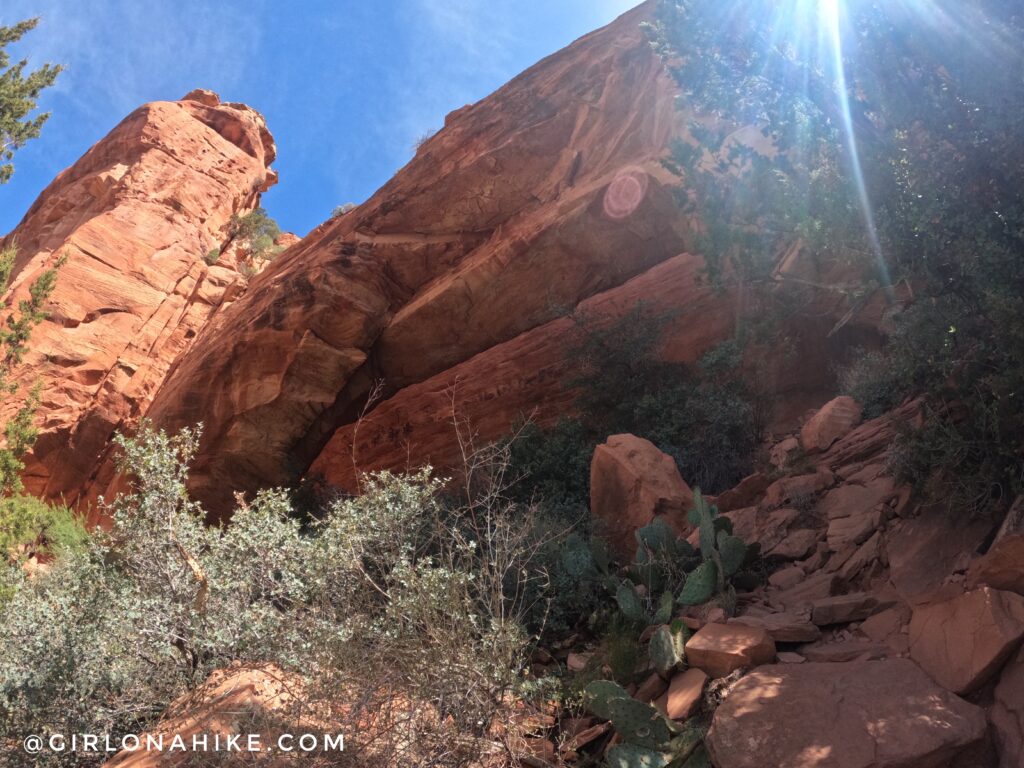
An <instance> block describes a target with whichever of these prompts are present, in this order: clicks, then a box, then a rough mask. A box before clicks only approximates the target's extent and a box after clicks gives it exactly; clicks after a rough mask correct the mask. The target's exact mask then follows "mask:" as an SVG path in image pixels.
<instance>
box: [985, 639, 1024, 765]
mask: <svg viewBox="0 0 1024 768" xmlns="http://www.w3.org/2000/svg"><path fill="white" fill-rule="evenodd" d="M989 716H990V718H991V720H992V727H993V730H994V731H995V742H996V749H997V750H998V752H999V768H1020V766H1022V765H1024V648H1022V649H1021V651H1020V652H1019V653H1018V654H1017V655H1016V656H1015V657H1014V658H1013V660H1011V661H1010V662H1009V663H1008V664H1007V665H1006V667H1005V668H1004V669H1003V672H1002V674H1001V675H1000V676H999V683H998V684H997V685H996V688H995V693H994V701H993V703H992V709H991V712H990V715H989Z"/></svg>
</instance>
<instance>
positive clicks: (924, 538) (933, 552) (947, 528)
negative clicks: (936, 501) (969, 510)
mask: <svg viewBox="0 0 1024 768" xmlns="http://www.w3.org/2000/svg"><path fill="white" fill-rule="evenodd" d="M991 527H992V526H991V524H990V523H988V522H986V521H985V520H983V519H977V518H974V517H972V516H969V515H962V514H957V513H956V512H955V511H953V510H949V511H947V510H944V509H941V508H933V507H929V508H925V509H923V510H922V511H921V513H920V515H919V516H917V517H915V518H913V519H909V520H894V521H892V522H890V524H889V526H888V528H887V530H886V534H885V538H886V545H885V549H886V555H887V557H888V560H889V574H890V580H891V581H892V584H893V586H894V587H895V588H896V591H897V592H898V593H899V595H900V597H901V598H902V599H903V601H904V602H905V603H907V604H908V605H911V606H913V605H918V604H921V603H926V602H929V601H930V600H931V599H932V597H933V596H934V595H935V593H936V591H937V590H939V589H940V588H941V587H942V586H943V584H944V583H945V582H946V580H947V579H948V577H949V575H950V574H951V573H953V572H954V571H956V570H957V567H958V563H959V562H960V561H961V560H962V559H963V557H964V555H965V554H966V553H970V552H974V551H976V550H977V549H978V547H979V546H981V543H982V542H983V541H984V540H985V538H986V536H988V534H989V532H990V531H991Z"/></svg>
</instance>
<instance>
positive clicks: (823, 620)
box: [811, 592, 895, 627]
mask: <svg viewBox="0 0 1024 768" xmlns="http://www.w3.org/2000/svg"><path fill="white" fill-rule="evenodd" d="M894 603H895V601H894V600H892V599H890V598H885V597H881V596H879V595H874V594H869V593H866V592H856V593H854V594H850V595H836V596H834V597H825V598H821V599H818V600H815V601H814V604H813V606H812V609H811V621H813V622H814V623H815V624H817V625H818V626H819V627H826V626H829V625H830V624H849V623H850V622H851V621H863V620H864V619H866V618H868V617H869V616H871V615H872V614H875V613H877V612H878V611H881V610H882V609H884V608H890V607H892V605H893V604H894Z"/></svg>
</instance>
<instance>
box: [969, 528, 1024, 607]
mask: <svg viewBox="0 0 1024 768" xmlns="http://www.w3.org/2000/svg"><path fill="white" fill-rule="evenodd" d="M967 583H968V585H969V586H970V587H972V588H973V587H977V586H980V585H986V586H989V587H993V588H995V589H1003V590H1008V591H1010V592H1016V593H1017V594H1018V595H1024V533H1015V534H1011V535H1009V536H1006V537H1005V538H1003V539H1001V540H1000V541H999V542H997V543H996V545H995V546H994V547H993V548H992V549H990V550H989V551H988V552H987V553H985V555H984V556H983V557H981V558H979V559H977V560H975V561H974V562H973V563H971V567H970V569H969V570H968V571H967Z"/></svg>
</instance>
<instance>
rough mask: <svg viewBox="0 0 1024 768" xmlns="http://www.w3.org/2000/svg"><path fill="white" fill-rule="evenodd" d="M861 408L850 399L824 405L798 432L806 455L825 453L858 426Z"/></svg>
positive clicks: (839, 399) (836, 400) (832, 401)
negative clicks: (815, 452)
mask: <svg viewBox="0 0 1024 768" xmlns="http://www.w3.org/2000/svg"><path fill="white" fill-rule="evenodd" d="M860 417H861V407H860V405H859V404H858V403H857V401H856V400H854V399H853V398H852V397H847V396H842V397H837V398H835V399H834V400H830V401H829V402H827V403H825V405H823V406H822V407H821V408H820V409H819V410H818V412H817V413H815V414H814V415H813V416H812V417H811V418H810V419H809V420H808V422H807V423H806V424H804V426H803V428H802V429H801V430H800V443H801V444H802V445H803V447H804V450H805V451H807V452H808V453H810V452H813V451H825V450H828V449H829V448H831V447H832V444H833V443H834V442H836V440H838V439H839V438H841V437H845V436H846V435H848V434H849V433H850V431H851V430H852V429H853V428H854V427H856V426H857V425H858V424H860Z"/></svg>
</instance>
